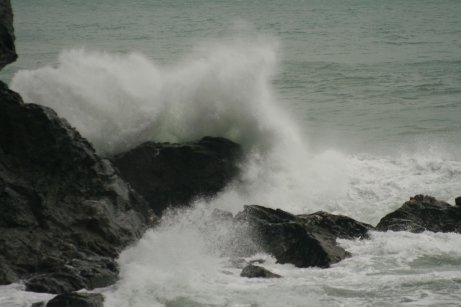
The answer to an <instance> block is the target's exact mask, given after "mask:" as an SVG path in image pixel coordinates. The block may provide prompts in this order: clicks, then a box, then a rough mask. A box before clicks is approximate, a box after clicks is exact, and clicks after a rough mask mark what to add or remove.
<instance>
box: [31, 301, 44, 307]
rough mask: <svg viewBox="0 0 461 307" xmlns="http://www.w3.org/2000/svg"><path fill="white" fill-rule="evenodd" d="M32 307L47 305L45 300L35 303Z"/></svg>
mask: <svg viewBox="0 0 461 307" xmlns="http://www.w3.org/2000/svg"><path fill="white" fill-rule="evenodd" d="M30 307H45V302H38V303H33V304H32V306H30Z"/></svg>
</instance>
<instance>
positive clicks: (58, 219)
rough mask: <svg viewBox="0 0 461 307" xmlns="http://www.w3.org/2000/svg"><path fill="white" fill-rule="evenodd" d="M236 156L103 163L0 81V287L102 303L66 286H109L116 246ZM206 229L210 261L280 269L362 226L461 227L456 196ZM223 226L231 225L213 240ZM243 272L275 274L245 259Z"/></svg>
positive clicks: (219, 220) (208, 187)
mask: <svg viewBox="0 0 461 307" xmlns="http://www.w3.org/2000/svg"><path fill="white" fill-rule="evenodd" d="M12 22H13V15H12V10H11V4H10V1H9V0H0V69H1V68H3V67H4V66H5V65H7V64H8V63H11V62H13V61H14V60H15V59H16V58H17V55H16V53H15V49H14V33H13V25H12ZM242 158H243V150H242V148H241V147H240V145H238V144H236V143H233V142H232V141H230V140H227V139H224V138H219V137H204V138H202V139H201V140H199V141H197V142H191V143H185V144H169V143H154V142H147V143H144V144H141V145H139V146H137V147H136V148H134V149H132V150H130V151H128V152H126V153H121V154H118V155H115V156H112V157H107V158H102V157H100V156H98V155H97V154H96V152H95V150H94V149H93V147H92V145H91V144H90V143H89V142H88V141H87V140H86V139H84V138H83V137H82V136H81V135H80V134H79V133H78V132H77V131H76V130H75V129H74V128H73V127H71V126H70V125H69V123H68V122H67V121H66V120H65V119H62V118H59V117H58V116H57V114H56V113H55V112H54V111H53V110H51V109H49V108H46V107H43V106H39V105H36V104H32V103H31V104H25V103H24V102H23V100H22V98H21V97H20V95H19V94H17V93H15V92H13V91H11V90H9V89H8V86H7V85H6V84H4V83H3V82H1V81H0V285H6V284H10V283H14V282H18V281H20V280H22V281H24V283H25V285H26V290H28V291H34V292H47V293H54V294H59V295H58V296H56V297H55V298H54V299H52V300H51V301H50V302H48V303H47V305H46V306H64V305H66V306H72V304H78V306H94V307H96V306H102V304H103V298H102V296H101V295H100V294H91V293H90V294H85V293H72V292H74V291H77V290H80V289H88V290H91V289H94V288H98V287H106V286H109V285H111V284H113V283H115V282H116V281H117V278H118V268H117V264H116V261H115V259H116V257H117V256H118V254H119V253H120V252H121V251H122V250H123V249H124V248H126V247H127V246H129V245H130V244H133V243H135V242H136V241H137V240H139V238H140V237H141V236H142V235H143V233H144V231H145V230H146V229H148V228H151V227H155V225H156V223H157V222H158V220H159V219H158V217H159V216H161V215H162V213H163V212H164V210H165V209H167V208H170V207H172V206H173V207H178V206H187V205H188V204H190V203H191V202H193V200H194V199H195V198H198V197H204V198H212V197H213V196H215V195H216V193H218V192H219V191H221V190H223V189H224V188H225V186H226V185H227V184H229V183H230V182H232V181H233V180H236V179H238V176H239V162H240V161H241V160H242ZM204 225H205V226H204V227H203V232H204V234H210V233H212V234H213V238H212V239H210V240H211V241H212V242H213V244H215V245H216V246H215V248H216V249H217V252H218V254H219V255H220V256H225V257H230V258H232V259H238V258H240V259H241V258H243V257H249V256H251V255H254V254H255V253H267V254H270V255H272V256H274V257H275V258H276V259H277V262H278V263H282V264H283V263H291V264H294V265H295V266H297V267H312V266H314V267H320V268H328V267H329V266H331V265H332V264H335V263H337V262H339V261H341V260H343V259H345V258H347V257H350V256H351V255H350V253H349V252H347V251H346V250H344V249H343V248H342V247H341V246H340V245H338V244H337V243H336V239H337V238H342V239H367V238H368V231H370V230H375V231H388V230H392V231H411V232H415V233H419V232H422V231H425V230H428V231H434V232H455V233H461V198H460V197H459V198H457V199H456V205H455V206H451V205H449V204H448V203H446V202H443V201H438V200H436V199H435V198H433V197H430V196H423V195H416V196H415V197H413V198H411V199H410V200H409V201H408V202H406V203H405V204H403V206H402V207H401V208H400V209H398V210H396V211H395V212H392V213H390V214H388V215H387V216H385V217H383V219H381V221H380V222H379V224H378V225H377V226H376V227H373V226H372V225H368V224H365V223H362V222H359V221H356V220H354V219H352V218H349V217H347V216H342V215H333V214H329V213H326V212H323V211H319V212H316V213H313V214H308V215H306V214H302V215H294V214H291V213H289V212H285V211H283V210H280V209H271V208H266V207H263V206H258V205H246V206H244V210H243V211H242V212H240V213H238V214H237V215H236V216H235V217H234V216H233V215H232V214H231V213H229V212H224V211H220V210H216V211H215V212H213V214H212V215H211V218H210V220H208V221H206V222H205V223H204ZM223 227H227V228H228V229H230V232H226V234H225V235H222V236H221V235H220V232H219V229H220V228H223ZM237 262H238V263H243V262H242V261H239V260H236V263H237ZM241 276H242V277H249V278H253V277H256V278H280V277H281V276H279V275H277V274H274V273H271V272H269V271H267V270H266V269H264V268H263V267H261V266H259V265H255V264H254V263H249V264H248V265H246V266H245V267H244V268H243V270H242V274H241ZM72 302H73V303H72ZM35 306H45V304H40V303H37V304H35Z"/></svg>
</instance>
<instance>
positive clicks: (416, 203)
mask: <svg viewBox="0 0 461 307" xmlns="http://www.w3.org/2000/svg"><path fill="white" fill-rule="evenodd" d="M460 202H461V198H459V197H458V198H457V199H456V206H452V205H450V204H448V203H446V202H444V201H440V200H437V199H435V198H434V197H431V196H427V195H426V196H424V195H416V196H415V197H411V198H410V200H409V201H407V202H405V203H404V204H403V205H402V207H400V208H399V209H397V210H396V211H394V212H392V213H389V214H388V215H386V216H385V217H383V218H382V219H381V221H379V223H378V225H377V226H376V230H379V231H387V230H393V231H410V232H414V233H419V232H423V231H426V230H427V231H433V232H456V233H461V207H460V206H459V203H460Z"/></svg>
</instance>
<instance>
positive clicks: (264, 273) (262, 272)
mask: <svg viewBox="0 0 461 307" xmlns="http://www.w3.org/2000/svg"><path fill="white" fill-rule="evenodd" d="M240 276H241V277H247V278H282V276H280V275H278V274H275V273H272V272H271V271H269V270H267V269H265V268H263V267H260V266H258V265H253V264H249V265H247V266H246V267H244V268H243V269H242V272H241V273H240Z"/></svg>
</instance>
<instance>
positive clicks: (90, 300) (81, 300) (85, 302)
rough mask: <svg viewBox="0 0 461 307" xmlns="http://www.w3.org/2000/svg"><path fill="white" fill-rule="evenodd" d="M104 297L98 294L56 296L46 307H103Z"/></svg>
mask: <svg viewBox="0 0 461 307" xmlns="http://www.w3.org/2000/svg"><path fill="white" fill-rule="evenodd" d="M103 306H104V297H103V296H102V295H101V294H99V293H69V294H61V295H57V296H56V297H54V298H53V299H51V300H50V301H49V302H48V303H47V304H46V307H103Z"/></svg>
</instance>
